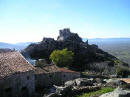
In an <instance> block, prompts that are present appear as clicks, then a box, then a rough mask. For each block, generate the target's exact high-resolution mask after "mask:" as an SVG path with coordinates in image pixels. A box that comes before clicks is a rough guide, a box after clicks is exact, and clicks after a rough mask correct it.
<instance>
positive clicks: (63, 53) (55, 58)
mask: <svg viewBox="0 0 130 97" xmlns="http://www.w3.org/2000/svg"><path fill="white" fill-rule="evenodd" d="M73 56H74V53H73V52H72V51H68V50H67V49H63V50H54V51H53V52H52V53H51V55H50V59H51V60H52V62H53V63H54V64H56V65H58V66H61V67H63V66H68V65H70V64H71V63H72V62H73Z"/></svg>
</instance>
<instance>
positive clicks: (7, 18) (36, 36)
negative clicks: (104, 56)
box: [0, 0, 130, 43]
mask: <svg viewBox="0 0 130 97" xmlns="http://www.w3.org/2000/svg"><path fill="white" fill-rule="evenodd" d="M0 13H1V14H0V21H1V22H0V42H5V43H19V42H28V41H31V42H35V41H36V42H38V41H41V40H42V39H43V37H52V38H54V39H56V38H57V36H58V34H59V33H58V31H59V30H60V29H63V28H70V30H71V32H74V33H78V34H79V36H80V37H82V38H88V39H93V38H122V37H128V38H130V18H129V17H130V1H129V0H109V1H105V0H98V1H97V0H93V1H90V0H80V1H79V0H77V1H75V0H66V1H64V0H53V1H52V0H37V1H35V0H22V1H20V0H19V1H18V0H11V1H10V0H0Z"/></svg>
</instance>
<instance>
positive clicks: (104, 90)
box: [76, 87, 114, 97]
mask: <svg viewBox="0 0 130 97" xmlns="http://www.w3.org/2000/svg"><path fill="white" fill-rule="evenodd" d="M113 90H114V88H111V87H104V88H101V89H100V90H97V91H93V92H89V93H83V94H82V95H78V96H76V97H99V96H100V95H102V94H105V93H108V92H112V91H113Z"/></svg>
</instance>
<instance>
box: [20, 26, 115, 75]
mask: <svg viewBox="0 0 130 97" xmlns="http://www.w3.org/2000/svg"><path fill="white" fill-rule="evenodd" d="M64 48H67V49H68V50H71V51H73V52H74V61H73V63H72V64H71V65H69V66H70V68H73V69H75V70H85V69H86V68H87V69H90V70H94V71H95V70H97V72H103V71H102V70H106V69H104V68H109V67H111V68H110V70H111V71H112V73H114V71H115V70H114V68H113V67H114V66H115V65H116V64H114V63H113V60H114V59H117V58H116V57H114V56H112V55H110V54H108V53H107V52H104V51H103V50H101V49H99V48H98V46H97V45H89V44H88V41H87V42H83V41H82V39H81V38H80V37H79V36H78V34H76V33H72V32H71V31H70V29H68V28H67V29H63V30H60V31H59V36H58V38H57V40H54V39H53V38H43V40H42V41H41V42H39V43H37V44H31V45H29V46H28V47H27V48H26V49H24V50H23V51H22V54H23V55H29V56H30V57H31V58H32V59H36V60H37V59H46V60H47V61H48V62H50V60H49V56H50V54H51V53H52V52H53V51H54V50H57V49H64ZM108 61H109V63H112V65H110V66H109V63H108ZM97 62H98V63H100V62H104V63H106V64H105V66H102V70H101V69H100V68H98V67H101V66H98V65H97V66H98V67H94V68H92V67H91V64H92V63H97ZM107 73H109V70H108V71H107Z"/></svg>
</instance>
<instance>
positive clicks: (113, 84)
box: [106, 79, 128, 88]
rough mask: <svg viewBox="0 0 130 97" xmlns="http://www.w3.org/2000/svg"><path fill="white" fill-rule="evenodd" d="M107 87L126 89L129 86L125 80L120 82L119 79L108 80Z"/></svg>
mask: <svg viewBox="0 0 130 97" xmlns="http://www.w3.org/2000/svg"><path fill="white" fill-rule="evenodd" d="M106 85H107V86H111V87H123V88H125V87H126V86H127V85H128V84H127V83H126V82H124V81H123V80H119V79H116V80H112V79H110V80H108V81H107V83H106Z"/></svg>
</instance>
